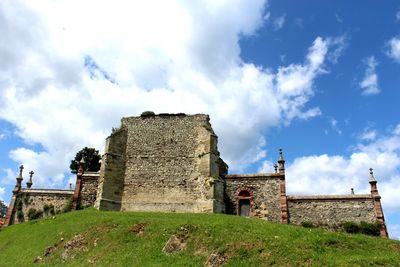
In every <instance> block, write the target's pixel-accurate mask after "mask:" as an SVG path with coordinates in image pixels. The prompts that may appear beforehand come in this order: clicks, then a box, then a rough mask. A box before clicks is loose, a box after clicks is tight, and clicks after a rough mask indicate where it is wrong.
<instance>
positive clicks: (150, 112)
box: [140, 111, 156, 117]
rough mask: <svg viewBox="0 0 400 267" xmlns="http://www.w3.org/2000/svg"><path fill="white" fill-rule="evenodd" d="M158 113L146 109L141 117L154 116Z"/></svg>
mask: <svg viewBox="0 0 400 267" xmlns="http://www.w3.org/2000/svg"><path fill="white" fill-rule="evenodd" d="M155 115H156V114H155V113H154V112H153V111H144V112H142V114H141V115H140V116H141V117H154V116H155Z"/></svg>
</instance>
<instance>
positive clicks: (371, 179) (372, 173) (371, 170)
mask: <svg viewBox="0 0 400 267" xmlns="http://www.w3.org/2000/svg"><path fill="white" fill-rule="evenodd" d="M369 174H370V176H369V181H370V182H376V179H375V176H374V172H373V169H372V168H369Z"/></svg>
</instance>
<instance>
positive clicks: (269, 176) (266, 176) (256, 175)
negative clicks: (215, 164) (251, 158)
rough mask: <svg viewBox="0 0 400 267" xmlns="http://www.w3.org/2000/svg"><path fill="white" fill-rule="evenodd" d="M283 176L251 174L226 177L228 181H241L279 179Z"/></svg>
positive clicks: (277, 174) (228, 175) (276, 174)
mask: <svg viewBox="0 0 400 267" xmlns="http://www.w3.org/2000/svg"><path fill="white" fill-rule="evenodd" d="M281 176H282V175H281V174H279V173H251V174H227V175H225V176H224V178H225V179H226V180H240V179H254V180H256V179H261V180H262V179H277V178H278V179H279V178H280V177H281Z"/></svg>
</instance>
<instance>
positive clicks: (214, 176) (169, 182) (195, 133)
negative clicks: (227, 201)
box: [96, 112, 227, 212]
mask: <svg viewBox="0 0 400 267" xmlns="http://www.w3.org/2000/svg"><path fill="white" fill-rule="evenodd" d="M118 131H119V132H118V133H114V134H112V135H111V136H110V137H109V138H108V139H107V144H106V150H105V152H106V153H105V157H104V158H103V164H102V169H101V171H100V179H99V190H98V192H99V193H98V199H97V201H96V207H97V208H99V209H105V210H108V209H114V210H119V209H120V210H127V211H170V212H223V211H224V210H225V207H224V201H223V191H224V182H223V180H222V179H221V175H222V174H224V173H226V171H227V165H226V164H225V163H223V161H222V160H221V159H220V157H219V152H218V150H217V136H216V135H215V134H214V132H213V130H212V127H211V125H210V123H209V117H208V116H207V115H204V114H196V115H185V114H182V113H180V114H159V115H155V114H154V113H152V112H145V113H143V114H142V116H140V117H128V118H123V119H122V121H121V127H120V129H119V130H118Z"/></svg>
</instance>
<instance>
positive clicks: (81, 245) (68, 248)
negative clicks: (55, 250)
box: [61, 234, 88, 261]
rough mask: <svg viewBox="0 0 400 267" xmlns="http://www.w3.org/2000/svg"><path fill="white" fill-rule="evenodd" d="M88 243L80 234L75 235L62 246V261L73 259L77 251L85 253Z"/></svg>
mask: <svg viewBox="0 0 400 267" xmlns="http://www.w3.org/2000/svg"><path fill="white" fill-rule="evenodd" d="M87 244H88V242H87V241H86V239H85V238H84V236H83V235H82V234H77V235H75V236H74V237H73V238H72V239H71V240H69V241H67V242H66V243H65V244H64V251H63V253H62V254H61V257H62V259H63V260H64V261H68V260H71V259H73V258H75V256H76V255H77V254H78V252H79V251H87V250H88V248H87Z"/></svg>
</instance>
